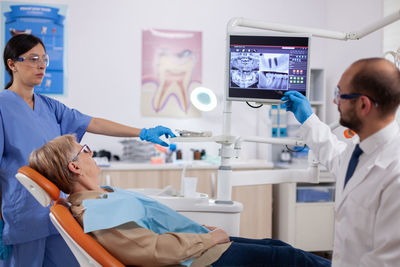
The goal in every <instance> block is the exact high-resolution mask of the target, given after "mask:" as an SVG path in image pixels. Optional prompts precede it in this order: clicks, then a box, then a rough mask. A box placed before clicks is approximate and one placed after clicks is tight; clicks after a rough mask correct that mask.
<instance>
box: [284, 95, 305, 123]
mask: <svg viewBox="0 0 400 267" xmlns="http://www.w3.org/2000/svg"><path fill="white" fill-rule="evenodd" d="M281 100H282V101H286V102H285V103H283V104H281V108H286V110H287V111H291V112H293V114H294V116H295V117H296V119H297V120H298V121H299V122H300V123H301V124H303V123H304V122H305V121H306V120H307V119H308V117H310V116H311V114H312V109H311V105H310V102H308V100H307V98H306V97H305V96H304V95H302V94H300V93H299V92H297V91H289V92H286V93H285V94H284V96H283V97H282V98H281Z"/></svg>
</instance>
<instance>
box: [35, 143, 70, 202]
mask: <svg viewBox="0 0 400 267" xmlns="http://www.w3.org/2000/svg"><path fill="white" fill-rule="evenodd" d="M75 142H76V138H75V136H74V135H62V136H59V137H56V138H54V139H53V140H51V141H50V142H48V143H46V144H44V145H43V146H42V147H41V148H39V149H37V150H35V151H33V152H32V153H31V154H30V156H29V166H30V167H31V168H33V169H35V170H36V171H38V172H39V173H41V174H42V175H43V176H44V177H46V178H47V179H49V180H50V181H51V182H53V183H54V184H55V185H56V186H57V187H58V188H59V189H60V190H61V191H63V192H64V193H67V194H70V193H71V190H72V188H73V185H74V184H75V182H76V181H77V178H78V177H77V175H76V174H74V173H72V172H71V171H70V170H69V168H68V164H69V162H70V161H71V159H72V158H73V157H74V156H75V154H76V153H77V151H75V150H76V149H75V146H74V144H75Z"/></svg>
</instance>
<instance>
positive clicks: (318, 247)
mask: <svg viewBox="0 0 400 267" xmlns="http://www.w3.org/2000/svg"><path fill="white" fill-rule="evenodd" d="M295 216H296V218H295V222H296V225H295V244H296V247H297V248H300V249H303V250H306V251H323V250H332V248H333V236H334V216H335V208H334V203H333V202H328V203H302V204H296V208H295Z"/></svg>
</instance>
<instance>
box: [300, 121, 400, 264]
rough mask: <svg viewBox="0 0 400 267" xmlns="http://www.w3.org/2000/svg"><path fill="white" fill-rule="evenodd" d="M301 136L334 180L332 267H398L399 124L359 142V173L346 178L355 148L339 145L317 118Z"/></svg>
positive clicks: (399, 228)
mask: <svg viewBox="0 0 400 267" xmlns="http://www.w3.org/2000/svg"><path fill="white" fill-rule="evenodd" d="M300 134H301V136H302V137H303V139H304V140H305V141H306V143H307V144H308V145H309V147H310V148H311V150H312V151H313V152H314V154H315V155H316V157H317V158H318V159H319V161H320V163H321V164H322V165H324V166H325V167H326V168H327V169H328V170H329V171H330V172H331V173H332V174H334V175H335V176H336V203H335V213H336V214H335V238H334V248H333V261H332V266H340V267H346V266H351V267H354V266H374V267H375V266H379V267H383V266H400V130H399V126H398V124H397V122H393V123H391V124H390V125H388V126H386V127H385V128H384V129H382V130H380V131H379V132H377V133H375V134H374V135H372V136H370V137H368V138H367V139H365V140H363V141H362V142H361V143H360V147H361V149H362V150H363V154H361V156H360V158H359V162H358V165H357V168H356V170H355V172H354V174H353V176H352V177H351V179H350V180H349V182H348V183H347V185H346V187H345V189H344V190H343V186H344V179H345V175H346V171H347V167H348V163H349V161H350V157H351V154H352V152H353V150H354V146H355V144H353V143H346V142H343V141H339V140H338V139H337V138H336V136H335V135H333V134H332V133H331V131H330V129H329V127H328V126H327V125H326V124H324V123H322V122H321V121H320V120H319V119H318V117H317V116H315V115H314V114H313V115H311V117H310V118H308V119H307V121H306V122H305V123H304V124H303V125H302V126H301V127H300Z"/></svg>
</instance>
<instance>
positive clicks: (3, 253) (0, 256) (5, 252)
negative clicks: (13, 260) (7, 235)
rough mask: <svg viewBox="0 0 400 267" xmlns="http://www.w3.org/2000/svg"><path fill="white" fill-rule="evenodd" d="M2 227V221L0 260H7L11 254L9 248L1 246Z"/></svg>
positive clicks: (0, 238) (0, 229)
mask: <svg viewBox="0 0 400 267" xmlns="http://www.w3.org/2000/svg"><path fill="white" fill-rule="evenodd" d="M3 227H4V221H3V220H0V260H8V257H9V256H10V254H11V246H6V245H3Z"/></svg>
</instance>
